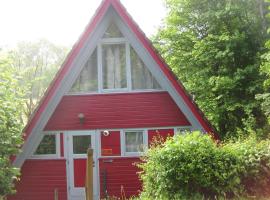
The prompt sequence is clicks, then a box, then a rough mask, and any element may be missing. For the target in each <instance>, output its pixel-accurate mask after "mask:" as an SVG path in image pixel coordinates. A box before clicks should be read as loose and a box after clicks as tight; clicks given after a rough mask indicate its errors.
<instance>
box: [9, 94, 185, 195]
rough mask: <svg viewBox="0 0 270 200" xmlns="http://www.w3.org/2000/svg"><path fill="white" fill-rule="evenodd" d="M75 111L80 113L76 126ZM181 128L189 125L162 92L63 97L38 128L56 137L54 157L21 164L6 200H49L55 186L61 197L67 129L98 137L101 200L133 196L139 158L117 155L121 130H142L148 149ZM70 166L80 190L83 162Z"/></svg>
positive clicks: (64, 191) (136, 189) (64, 184)
mask: <svg viewBox="0 0 270 200" xmlns="http://www.w3.org/2000/svg"><path fill="white" fill-rule="evenodd" d="M79 113H83V114H84V115H85V121H84V123H82V124H81V123H80V121H79V118H78V114H79ZM181 126H190V123H189V122H188V120H187V119H186V117H185V116H184V115H183V113H182V112H181V111H180V110H179V108H178V107H177V105H176V104H175V103H174V101H173V100H172V98H171V97H170V95H169V94H168V93H167V92H161V91H159V92H142V93H120V94H119V93H118V94H112V93H110V94H99V95H98V94H93V95H74V96H72V95H70V96H64V97H63V98H62V100H61V102H60V103H59V105H58V106H57V108H56V110H55V112H54V113H53V115H52V117H51V118H50V120H49V121H48V123H47V125H46V127H45V130H44V131H46V132H47V131H48V132H50V131H52V132H57V133H59V138H60V139H59V140H60V141H59V144H60V145H58V148H59V150H58V151H59V157H58V158H59V159H58V160H57V159H55V160H43V159H36V160H27V161H26V162H25V163H24V165H23V167H22V178H21V181H20V182H19V183H18V184H17V187H16V188H17V191H18V193H17V195H15V196H13V197H10V198H9V200H31V199H33V200H34V199H39V200H43V199H44V200H45V199H46V200H48V199H53V195H54V190H55V189H56V188H57V189H58V190H59V200H64V199H67V176H66V160H65V159H66V158H67V156H68V155H65V153H64V140H65V134H68V133H69V131H71V130H97V131H96V132H97V133H99V134H98V137H99V138H98V140H99V141H100V142H99V144H100V146H98V148H99V149H96V150H97V152H99V155H98V163H97V165H98V166H99V184H100V195H101V197H105V191H107V195H109V196H117V197H120V196H123V195H124V196H126V197H130V196H133V195H137V194H138V193H139V191H140V190H141V182H140V181H139V178H138V172H139V169H138V168H137V167H136V166H135V165H134V163H135V162H139V158H138V156H134V155H133V156H127V155H124V154H123V144H122V142H123V141H122V138H121V130H122V131H123V130H126V129H134V128H135V129H139V130H144V131H145V134H147V143H146V144H147V145H149V146H150V144H151V142H152V140H153V138H154V137H155V136H157V135H160V136H161V137H163V138H164V139H166V138H167V137H168V136H173V135H174V129H173V128H168V127H181ZM153 127H158V128H157V129H154V128H153ZM162 127H164V128H162ZM106 129H108V130H109V135H108V136H105V135H104V134H103V131H102V130H106ZM99 130H100V131H99ZM67 148H69V147H67ZM74 162H75V163H74V169H75V177H76V178H75V180H74V184H75V186H76V187H83V186H84V177H85V163H86V162H85V159H77V160H76V161H74ZM37 197H38V198H37Z"/></svg>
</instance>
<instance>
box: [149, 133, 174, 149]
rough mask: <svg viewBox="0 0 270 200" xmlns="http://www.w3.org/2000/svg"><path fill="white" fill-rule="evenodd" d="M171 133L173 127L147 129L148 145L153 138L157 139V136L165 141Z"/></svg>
mask: <svg viewBox="0 0 270 200" xmlns="http://www.w3.org/2000/svg"><path fill="white" fill-rule="evenodd" d="M173 135H174V129H155V130H148V145H151V143H152V142H153V141H154V139H155V138H157V139H159V137H161V138H162V139H163V140H164V141H166V139H167V138H168V137H172V136H173Z"/></svg>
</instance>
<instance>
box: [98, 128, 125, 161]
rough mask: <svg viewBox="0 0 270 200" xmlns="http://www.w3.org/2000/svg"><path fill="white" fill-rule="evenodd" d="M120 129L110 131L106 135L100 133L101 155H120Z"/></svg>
mask: <svg viewBox="0 0 270 200" xmlns="http://www.w3.org/2000/svg"><path fill="white" fill-rule="evenodd" d="M120 143H121V141H120V131H110V132H109V135H108V136H104V135H103V133H102V134H101V155H102V156H120V155H121V147H120V146H121V144H120Z"/></svg>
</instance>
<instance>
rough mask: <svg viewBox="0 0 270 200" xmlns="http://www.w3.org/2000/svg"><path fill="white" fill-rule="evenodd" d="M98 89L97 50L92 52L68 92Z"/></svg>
mask: <svg viewBox="0 0 270 200" xmlns="http://www.w3.org/2000/svg"><path fill="white" fill-rule="evenodd" d="M95 91H98V68H97V50H96V49H95V51H94V52H93V54H92V55H91V56H90V58H89V59H88V61H87V62H86V64H85V65H84V67H83V69H82V71H81V73H80V75H79V77H78V78H77V80H76V81H75V83H74V84H73V86H72V88H71V90H70V92H72V93H76V92H95Z"/></svg>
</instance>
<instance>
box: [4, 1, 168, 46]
mask: <svg viewBox="0 0 270 200" xmlns="http://www.w3.org/2000/svg"><path fill="white" fill-rule="evenodd" d="M121 2H122V4H123V5H124V6H125V7H126V9H127V10H128V12H129V13H130V15H131V16H132V17H133V19H134V20H135V21H136V22H137V23H138V24H139V26H140V28H141V29H142V30H143V31H144V32H145V33H146V35H147V36H151V35H153V34H154V33H156V31H157V29H158V27H159V26H160V25H161V24H162V19H163V18H164V17H165V14H166V11H165V7H164V4H163V0H121ZM100 3H101V0H0V47H11V46H14V45H15V44H16V43H18V42H20V41H36V40H38V39H41V38H44V39H48V40H49V41H51V42H53V43H55V44H58V45H64V46H71V45H73V44H74V43H75V42H76V41H77V39H78V38H79V36H80V34H81V33H82V32H83V30H84V28H85V27H86V25H87V23H88V22H89V21H90V19H91V17H92V16H93V15H94V13H95V11H96V9H97V8H98V6H99V4H100Z"/></svg>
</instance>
